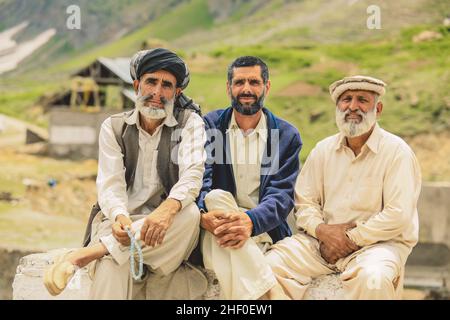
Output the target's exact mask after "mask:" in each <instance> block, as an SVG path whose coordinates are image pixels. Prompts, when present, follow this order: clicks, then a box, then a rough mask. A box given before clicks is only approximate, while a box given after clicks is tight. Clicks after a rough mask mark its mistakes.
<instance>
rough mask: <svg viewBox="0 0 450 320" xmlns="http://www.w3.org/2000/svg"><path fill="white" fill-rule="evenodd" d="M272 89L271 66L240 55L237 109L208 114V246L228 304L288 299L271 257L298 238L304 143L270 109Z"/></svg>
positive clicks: (204, 221)
mask: <svg viewBox="0 0 450 320" xmlns="http://www.w3.org/2000/svg"><path fill="white" fill-rule="evenodd" d="M269 90H270V80H269V71H268V68H267V65H266V64H265V63H264V62H263V61H262V60H261V59H259V58H257V57H252V56H244V57H240V58H237V59H236V60H235V61H234V62H233V63H231V65H230V66H229V68H228V81H227V93H228V96H229V97H230V99H231V107H229V108H227V109H222V110H216V111H213V112H210V113H208V114H207V115H206V116H205V123H206V131H207V135H208V141H207V144H206V151H207V154H208V159H207V161H206V167H205V174H204V178H203V187H202V190H201V192H200V196H199V198H198V205H199V208H200V209H201V212H202V213H203V214H202V218H201V226H202V236H201V241H202V243H201V249H202V252H203V262H204V265H205V268H206V269H209V270H213V271H214V272H215V274H216V276H217V278H218V280H219V284H220V287H221V294H222V298H224V299H259V298H269V299H278V298H285V296H284V294H283V291H282V289H281V287H280V286H279V285H278V284H277V281H276V279H275V277H274V275H273V273H272V271H271V268H270V266H269V265H268V264H267V262H266V261H265V258H264V252H265V251H267V250H268V248H269V247H270V246H271V245H272V244H273V243H275V242H277V241H279V240H281V239H283V238H285V237H287V236H290V235H291V230H290V228H289V226H288V223H287V216H288V215H289V213H290V212H291V210H292V209H293V207H294V186H295V180H296V178H297V175H298V173H299V152H300V150H301V147H302V141H301V139H300V134H299V132H298V130H297V129H296V128H295V127H294V126H292V125H291V124H289V123H288V122H286V121H284V120H282V119H280V118H278V117H276V116H275V115H274V114H272V113H271V112H270V111H269V110H268V109H267V108H265V107H264V99H265V97H266V96H267V94H268V93H269Z"/></svg>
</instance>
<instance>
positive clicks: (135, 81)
mask: <svg viewBox="0 0 450 320" xmlns="http://www.w3.org/2000/svg"><path fill="white" fill-rule="evenodd" d="M133 88H134V93H136V94H137V93H138V92H139V80H134V81H133Z"/></svg>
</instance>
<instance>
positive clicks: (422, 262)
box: [0, 0, 450, 299]
mask: <svg viewBox="0 0 450 320" xmlns="http://www.w3.org/2000/svg"><path fill="white" fill-rule="evenodd" d="M449 33H450V3H449V1H447V0H415V1H410V0H397V1H387V0H386V1H382V0H371V1H365V0H326V1H325V0H323V1H321V0H315V1H312V0H303V1H302V0H297V1H295V0H258V1H257V0H225V1H222V0H167V1H158V0H120V1H119V0H108V1H100V0H78V1H76V0H41V1H32V0H0V265H1V266H2V268H1V270H0V299H10V298H11V294H12V290H11V282H12V279H13V277H14V274H15V268H16V266H17V263H18V261H19V258H20V257H22V256H24V255H26V254H28V253H32V252H42V251H46V250H50V249H54V248H61V247H78V246H80V244H81V240H82V237H83V233H84V228H85V224H86V221H87V217H88V215H89V212H90V208H91V206H92V205H93V204H94V203H95V202H96V188H95V178H96V171H97V161H96V157H97V148H98V143H97V136H98V130H99V126H100V124H101V122H102V121H103V120H104V119H105V118H106V117H107V116H109V115H110V114H113V113H117V112H120V111H121V110H123V109H128V108H132V107H133V101H134V93H133V90H132V86H131V78H130V75H129V59H130V57H131V55H133V54H134V53H135V52H136V51H138V50H141V49H145V48H153V47H160V46H162V47H166V48H169V49H171V50H174V51H175V52H177V53H178V54H179V55H180V56H182V57H183V58H184V59H185V61H186V62H187V64H188V66H189V68H190V71H191V82H190V84H189V86H188V88H187V89H186V90H185V93H186V94H187V95H189V96H190V97H191V98H193V99H194V100H195V101H196V102H197V103H198V104H200V105H201V107H202V111H203V113H207V112H208V111H210V110H214V109H217V108H223V107H226V106H228V104H229V101H228V98H227V96H226V86H225V84H226V68H227V65H228V64H229V63H230V62H231V61H232V60H234V58H236V57H238V56H240V55H256V56H259V57H261V58H262V59H263V60H265V61H266V63H267V64H268V65H269V70H270V78H271V81H272V90H271V92H270V95H269V97H268V98H267V100H266V104H267V106H268V107H269V108H270V109H271V110H272V111H273V112H275V113H276V114H277V115H278V116H280V117H283V118H285V119H287V120H288V121H289V122H291V123H292V124H294V125H295V126H296V127H297V128H298V129H299V131H300V134H301V136H302V139H303V142H304V146H303V149H302V151H301V154H300V158H301V161H302V162H304V160H305V159H306V157H307V156H308V154H309V152H310V150H311V149H312V148H313V147H314V145H315V144H316V143H317V142H318V141H319V140H321V139H323V138H324V137H326V136H329V135H331V134H334V133H336V132H337V128H336V126H335V124H334V123H335V122H334V121H335V120H334V109H335V108H334V105H333V102H332V100H331V98H330V96H329V93H328V86H329V85H330V84H331V83H332V82H333V81H335V80H337V79H339V78H342V77H344V76H347V75H354V74H364V75H371V76H374V77H377V78H380V79H382V80H384V81H385V82H386V83H387V84H388V88H387V94H386V96H385V98H384V99H383V100H384V105H385V107H384V111H383V114H382V116H381V119H380V121H379V122H380V125H381V126H382V127H383V128H385V129H386V130H388V131H391V132H393V133H394V134H397V135H399V136H401V137H402V138H403V139H405V140H406V141H407V142H408V143H409V144H410V145H411V147H412V148H413V150H414V152H415V153H416V155H417V157H418V159H419V162H420V164H421V167H422V174H423V190H422V194H421V199H420V203H419V209H420V211H419V214H420V219H421V230H420V244H419V245H418V246H417V247H416V249H415V250H414V251H413V254H412V255H411V257H410V259H409V261H408V267H407V277H406V282H405V283H406V286H407V288H408V290H407V291H405V298H411V299H412V298H414V299H440V298H444V299H445V298H448V292H449V291H448V290H449V287H450V284H449V281H450V278H449V273H450V251H449V248H450V235H449V233H448V230H449V225H450V90H449V89H450V84H449V83H450V81H449V80H450V58H449V57H450V37H449Z"/></svg>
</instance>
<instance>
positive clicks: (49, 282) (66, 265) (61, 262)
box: [44, 250, 78, 296]
mask: <svg viewBox="0 0 450 320" xmlns="http://www.w3.org/2000/svg"><path fill="white" fill-rule="evenodd" d="M73 251H74V250H68V251H66V252H64V253H63V254H61V255H59V256H57V257H56V258H55V259H54V262H53V264H52V265H51V266H50V267H49V268H48V269H47V270H45V272H44V286H45V288H46V289H47V291H48V292H49V293H50V294H51V295H52V296H57V295H59V294H60V293H61V292H62V291H63V290H64V289H65V288H66V286H67V284H68V283H69V282H70V280H71V279H72V277H73V275H74V274H75V272H76V271H77V269H78V268H77V266H75V265H73V264H72V263H71V262H69V261H67V260H66V257H67V255H68V254H69V253H71V252H73Z"/></svg>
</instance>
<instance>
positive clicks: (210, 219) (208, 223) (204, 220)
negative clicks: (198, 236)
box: [200, 210, 229, 234]
mask: <svg viewBox="0 0 450 320" xmlns="http://www.w3.org/2000/svg"><path fill="white" fill-rule="evenodd" d="M228 217H229V214H228V213H226V212H223V211H219V210H215V211H208V212H206V213H204V214H202V215H201V220H200V225H201V227H202V228H203V229H205V230H207V231H209V232H211V233H212V234H214V230H215V229H216V228H217V227H218V226H219V225H220V224H219V222H220V221H221V220H222V219H227V218H228Z"/></svg>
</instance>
